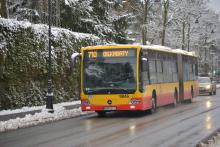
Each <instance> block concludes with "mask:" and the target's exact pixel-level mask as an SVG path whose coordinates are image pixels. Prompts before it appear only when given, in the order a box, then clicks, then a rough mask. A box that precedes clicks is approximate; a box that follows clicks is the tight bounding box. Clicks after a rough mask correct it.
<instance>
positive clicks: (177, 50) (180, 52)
mask: <svg viewBox="0 0 220 147" xmlns="http://www.w3.org/2000/svg"><path fill="white" fill-rule="evenodd" d="M174 51H175V52H176V53H178V54H183V55H189V56H195V57H196V53H195V52H187V51H185V50H182V49H175V50H174Z"/></svg>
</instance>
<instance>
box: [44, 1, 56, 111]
mask: <svg viewBox="0 0 220 147" xmlns="http://www.w3.org/2000/svg"><path fill="white" fill-rule="evenodd" d="M48 15H49V16H48V19H49V20H48V25H49V30H48V39H49V47H48V51H49V59H48V91H47V102H46V109H47V110H48V112H49V113H53V112H54V110H53V90H52V67H51V66H52V63H51V0H48Z"/></svg>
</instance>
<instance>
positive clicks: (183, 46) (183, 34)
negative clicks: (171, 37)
mask: <svg viewBox="0 0 220 147" xmlns="http://www.w3.org/2000/svg"><path fill="white" fill-rule="evenodd" d="M185 27H186V23H185V21H183V27H182V50H185Z"/></svg>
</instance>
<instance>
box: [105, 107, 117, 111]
mask: <svg viewBox="0 0 220 147" xmlns="http://www.w3.org/2000/svg"><path fill="white" fill-rule="evenodd" d="M104 110H116V107H104Z"/></svg>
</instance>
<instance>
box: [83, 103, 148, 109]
mask: <svg viewBox="0 0 220 147" xmlns="http://www.w3.org/2000/svg"><path fill="white" fill-rule="evenodd" d="M81 108H82V111H121V110H133V111H135V110H145V109H146V108H144V107H143V105H142V104H124V105H117V106H114V105H108V106H99V105H94V104H88V105H86V104H82V106H81Z"/></svg>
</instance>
